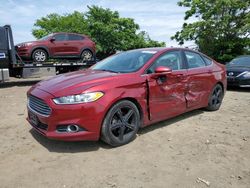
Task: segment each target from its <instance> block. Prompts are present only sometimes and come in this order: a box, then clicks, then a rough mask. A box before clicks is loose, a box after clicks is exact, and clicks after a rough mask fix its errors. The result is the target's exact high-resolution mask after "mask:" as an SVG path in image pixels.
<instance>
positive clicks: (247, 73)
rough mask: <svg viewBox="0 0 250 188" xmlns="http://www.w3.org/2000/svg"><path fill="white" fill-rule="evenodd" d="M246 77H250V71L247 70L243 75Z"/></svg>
mask: <svg viewBox="0 0 250 188" xmlns="http://www.w3.org/2000/svg"><path fill="white" fill-rule="evenodd" d="M242 76H243V77H244V78H250V72H249V71H246V72H245V74H243V75H242Z"/></svg>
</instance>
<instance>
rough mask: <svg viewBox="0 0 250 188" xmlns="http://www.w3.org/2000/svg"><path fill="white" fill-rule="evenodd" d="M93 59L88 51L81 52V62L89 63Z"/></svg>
mask: <svg viewBox="0 0 250 188" xmlns="http://www.w3.org/2000/svg"><path fill="white" fill-rule="evenodd" d="M92 59H93V53H92V52H91V51H90V50H83V52H82V54H81V60H82V61H83V62H86V61H91V60H92Z"/></svg>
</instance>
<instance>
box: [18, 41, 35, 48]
mask: <svg viewBox="0 0 250 188" xmlns="http://www.w3.org/2000/svg"><path fill="white" fill-rule="evenodd" d="M30 45H32V42H26V43H22V44H20V45H18V46H20V47H25V46H30Z"/></svg>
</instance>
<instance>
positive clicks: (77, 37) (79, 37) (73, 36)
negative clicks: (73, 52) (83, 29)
mask: <svg viewBox="0 0 250 188" xmlns="http://www.w3.org/2000/svg"><path fill="white" fill-rule="evenodd" d="M68 36H69V39H68V40H83V39H84V37H83V36H81V35H73V34H69V35H68Z"/></svg>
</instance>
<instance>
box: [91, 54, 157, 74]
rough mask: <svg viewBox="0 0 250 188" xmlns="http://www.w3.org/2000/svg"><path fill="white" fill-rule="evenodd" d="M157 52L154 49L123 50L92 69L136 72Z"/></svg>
mask: <svg viewBox="0 0 250 188" xmlns="http://www.w3.org/2000/svg"><path fill="white" fill-rule="evenodd" d="M156 52H157V51H152V50H136V51H127V52H121V53H119V54H116V55H113V56H111V57H108V58H106V59H104V60H102V61H100V62H99V63H97V64H96V65H94V66H93V67H92V68H91V69H93V70H103V71H111V72H119V73H129V72H135V71H137V70H139V69H140V68H141V67H142V66H143V65H145V63H146V62H147V61H148V60H149V59H150V58H151V57H152V56H153V55H154V54H155V53H156Z"/></svg>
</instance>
